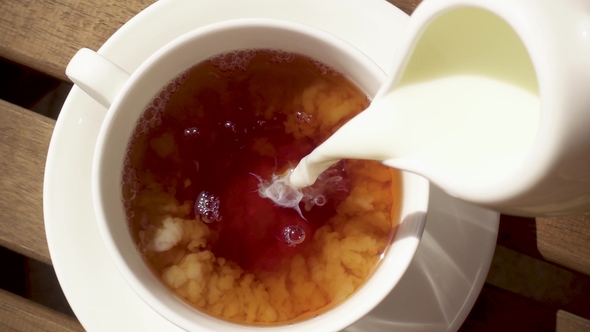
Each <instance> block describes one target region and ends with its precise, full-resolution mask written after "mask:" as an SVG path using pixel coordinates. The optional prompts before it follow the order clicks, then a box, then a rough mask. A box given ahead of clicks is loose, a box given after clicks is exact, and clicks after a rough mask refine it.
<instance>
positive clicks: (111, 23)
mask: <svg viewBox="0 0 590 332" xmlns="http://www.w3.org/2000/svg"><path fill="white" fill-rule="evenodd" d="M153 2H155V1H154V0H134V1H120V0H2V3H1V5H0V6H1V10H0V57H4V58H7V59H9V60H12V61H14V62H17V63H21V64H23V65H25V66H28V67H31V68H34V69H37V70H39V71H41V72H44V73H47V74H49V75H51V76H54V77H57V78H60V79H62V80H67V77H66V76H65V73H64V70H65V67H66V65H67V63H68V61H69V59H70V58H71V57H72V56H73V55H74V53H75V52H76V51H77V50H78V49H80V48H81V47H89V48H91V49H98V48H99V47H100V46H101V45H102V44H103V43H104V42H105V41H106V40H107V39H108V38H109V37H110V36H111V35H112V34H113V33H114V32H115V31H116V30H117V29H119V28H120V27H121V25H123V24H124V23H125V22H127V21H128V20H129V19H130V18H132V17H133V16H135V15H136V14H137V13H139V12H140V11H141V10H143V9H144V8H146V7H147V6H149V5H150V4H152V3H153ZM389 2H390V3H392V4H394V5H395V6H397V7H399V8H400V9H402V10H403V11H405V12H406V13H411V12H412V11H413V10H414V9H415V8H416V6H417V4H418V3H419V2H420V1H419V0H389Z"/></svg>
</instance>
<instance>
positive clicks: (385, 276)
mask: <svg viewBox="0 0 590 332" xmlns="http://www.w3.org/2000/svg"><path fill="white" fill-rule="evenodd" d="M254 28H263V29H283V30H285V31H290V32H292V33H296V34H301V35H302V36H305V38H310V39H315V40H318V41H319V42H321V43H323V44H326V45H327V47H328V48H330V49H332V50H334V51H339V52H346V54H347V56H349V57H350V58H351V59H353V60H354V61H356V62H358V63H359V64H361V63H362V67H363V68H362V70H369V71H371V72H372V74H373V75H378V76H379V78H380V82H378V83H379V84H381V83H383V81H384V79H385V73H384V72H383V71H382V70H381V69H380V68H379V67H378V66H377V65H376V64H374V63H373V62H372V61H371V60H370V59H368V58H367V57H366V55H364V54H362V53H361V52H360V51H359V50H357V49H356V48H354V47H353V46H352V45H350V44H348V43H346V42H344V41H342V40H341V39H339V38H337V37H335V36H332V35H330V34H329V33H327V32H324V31H321V30H319V29H315V28H312V27H309V26H305V25H303V24H299V23H293V22H288V21H281V20H275V19H237V20H229V21H223V22H218V23H214V24H211V25H207V26H205V27H201V28H198V29H195V30H193V31H191V32H188V33H186V34H184V35H182V36H180V37H178V38H176V39H174V40H173V41H171V42H169V43H168V44H166V45H165V46H163V47H162V48H160V49H159V50H158V51H156V52H155V53H154V54H152V55H151V56H150V57H149V58H148V59H147V60H145V61H144V62H143V63H142V64H141V65H140V66H139V67H138V68H137V70H136V71H134V72H133V73H132V74H131V76H130V78H129V80H128V81H127V82H126V83H125V85H124V86H123V88H122V90H121V92H120V93H119V95H118V96H117V97H116V99H115V101H114V102H113V104H112V105H111V108H110V109H109V111H108V113H107V116H106V117H105V120H104V122H103V124H102V126H101V129H100V133H99V136H98V140H97V144H96V149H95V154H94V158H93V167H92V193H93V194H92V196H93V201H94V206H95V214H96V217H97V223H98V227H99V230H100V233H101V237H102V239H103V242H104V243H105V246H106V248H107V251H108V253H109V256H110V257H111V259H112V260H113V262H114V264H115V266H116V268H117V270H118V271H119V272H120V273H121V275H122V276H123V278H124V279H125V281H126V282H127V283H128V284H129V285H130V287H131V288H132V289H133V290H134V292H135V293H136V294H138V295H139V297H140V298H141V299H142V300H143V301H144V302H145V303H146V304H148V306H150V307H151V308H152V309H154V310H155V311H156V312H157V313H158V314H160V315H161V316H163V317H164V318H166V319H167V320H169V321H170V322H172V323H173V324H175V325H177V326H179V327H181V328H183V329H186V330H195V329H199V328H200V329H202V328H206V329H210V330H212V331H214V330H219V329H223V330H224V331H248V330H254V329H260V326H259V325H253V326H249V325H242V324H238V323H233V322H229V321H226V320H222V319H219V318H216V317H214V316H211V315H208V314H206V313H203V312H201V311H199V310H197V309H195V308H193V307H192V306H190V305H188V304H187V303H185V302H184V301H183V300H181V299H179V298H177V297H176V295H175V294H173V292H172V291H170V290H168V289H166V288H165V286H164V285H163V284H162V283H161V282H160V280H159V279H158V278H156V276H155V275H153V273H149V275H142V276H139V275H138V273H139V272H140V271H142V272H145V271H146V269H147V266H146V264H145V263H144V261H143V260H142V259H141V257H140V254H139V253H138V251H137V249H136V248H135V246H134V243H132V242H133V241H132V240H131V236H130V234H129V232H128V231H127V232H126V234H125V235H121V234H116V233H117V230H120V227H121V225H119V229H117V228H116V227H114V226H113V224H114V222H112V220H116V221H119V222H120V220H121V218H120V217H121V216H123V220H124V214H123V212H122V209H120V210H119V213H118V214H119V218H115V219H113V218H112V215H113V214H117V212H115V211H113V205H112V204H111V203H107V202H108V201H109V200H112V199H113V197H112V196H113V194H112V191H109V190H108V186H105V185H104V182H103V179H104V178H105V177H110V178H111V180H110V183H111V184H112V183H113V180H112V178H114V177H116V178H117V184H118V185H119V191H118V192H119V195H118V197H120V177H121V172H113V171H112V168H111V167H110V166H109V165H110V164H113V163H117V162H118V161H120V163H119V164H120V167H121V169H122V165H123V160H122V157H123V156H122V155H118V156H117V157H118V158H110V157H111V155H109V154H108V153H107V152H108V149H107V147H108V146H112V143H113V142H110V141H111V136H112V131H113V130H114V129H113V127H114V124H115V123H116V122H117V120H119V115H120V114H121V113H122V112H121V111H120V109H121V108H122V107H124V106H125V104H126V103H127V102H128V101H127V99H129V97H128V96H129V92H130V91H132V90H133V89H135V87H136V86H137V84H138V82H139V81H140V80H141V79H143V78H145V76H146V75H150V73H151V72H150V70H151V68H153V67H154V66H155V65H156V64H158V63H159V62H161V61H163V60H162V59H165V57H166V56H167V55H168V54H170V53H173V52H174V51H175V50H177V49H178V47H181V46H182V45H185V44H187V43H197V42H198V41H199V40H201V39H202V38H203V36H206V35H217V34H219V33H222V34H223V33H226V34H227V33H228V31H235V29H242V31H243V30H244V29H254ZM219 53H223V51H216V52H213V53H212V54H211V55H215V54H219ZM302 53H303V52H302ZM303 54H305V53H303ZM203 60H205V58H204V59H200V60H198V61H196V62H194V63H193V64H196V63H198V62H201V61H203ZM320 60H321V59H320ZM328 64H330V63H328ZM330 65H331V64H330ZM359 67H360V66H359ZM186 69H188V67H187V68H185V70H186ZM166 82H168V81H166V80H161V81H160V88H161V87H162V86H163V85H164V84H166ZM377 90H378V89H375V90H374V91H375V93H376V91H377ZM153 95H154V94H152V95H150V97H149V100H151V99H153ZM149 100H148V102H149ZM144 109H145V106H144V105H142V106H141V110H140V111H139V112H140V113H139V114H141V113H142V112H143V110H144ZM137 118H138V116H137V117H135V120H134V121H133V122H132V126H130V127H134V126H135V123H136V121H137ZM128 139H129V136H128V137H127V140H128ZM119 144H121V143H120V142H119ZM123 145H124V147H125V148H124V150H126V146H127V141H126V142H125V144H123ZM119 157H121V158H119ZM113 159H117V160H113ZM119 159H120V160H119ZM115 169H116V168H115ZM406 182H407V183H413V186H414V187H415V188H414V189H415V191H416V192H417V194H416V195H419V196H418V197H420V198H421V199H420V200H419V201H418V202H415V204H414V205H415V206H414V207H413V210H414V211H417V212H421V213H422V214H421V215H417V216H415V217H414V219H413V221H412V225H411V227H408V230H406V231H405V232H404V234H403V235H404V236H406V238H405V239H403V240H404V241H400V239H396V240H394V241H393V243H392V245H391V246H390V248H389V249H388V253H386V254H385V256H386V257H385V259H383V260H382V262H380V265H385V266H389V265H391V264H392V262H390V261H391V260H393V258H392V256H391V255H390V254H389V252H390V251H392V250H393V249H392V248H393V247H394V246H396V248H398V250H399V251H402V250H403V251H404V252H405V253H406V254H405V255H404V257H403V259H402V260H398V261H396V262H395V263H396V266H398V267H400V268H398V269H397V270H396V271H394V272H392V271H388V270H386V269H385V268H378V269H377V270H376V272H375V273H373V275H372V276H370V277H369V279H368V280H367V281H366V282H365V284H364V285H363V286H361V287H360V288H359V289H357V290H356V291H355V292H354V293H353V295H351V297H350V298H349V299H347V300H345V301H344V302H342V303H340V304H339V305H337V306H336V307H334V308H331V309H329V310H327V311H324V312H321V313H320V315H319V317H316V318H312V319H304V320H301V321H299V322H296V323H294V324H290V325H285V324H276V325H271V326H268V327H265V329H266V330H269V331H279V330H280V331H295V330H303V329H310V328H311V329H318V328H321V329H322V330H339V329H342V328H345V327H346V326H348V325H350V324H352V323H354V322H355V321H356V320H358V319H359V318H361V317H362V316H364V315H365V314H366V313H368V312H369V311H370V310H372V308H373V307H375V306H376V305H377V304H379V302H381V300H382V299H383V298H384V297H385V296H386V295H387V294H388V293H389V291H391V289H392V288H393V287H394V286H395V284H397V282H398V281H399V279H400V278H401V276H402V275H403V273H404V272H405V270H406V269H407V267H408V265H409V264H410V262H411V260H412V258H413V256H414V254H415V252H416V249H417V247H418V243H419V240H420V238H421V235H422V232H423V230H424V223H425V219H426V214H425V213H426V210H427V205H428V190H429V188H428V182H427V181H426V180H425V179H424V178H422V177H420V176H417V175H413V174H409V173H405V174H404V185H403V187H404V188H402V190H403V191H404V192H405V183H406ZM109 196H110V197H109ZM114 196H117V195H114ZM404 201H405V199H404ZM120 205H121V206H122V200H121V202H120ZM404 208H406V205H405V203H402V211H401V212H400V213H401V214H402V215H404V213H405V214H406V215H407V214H408V213H409V212H408V211H404ZM400 218H401V216H400ZM401 222H402V221H401V220H400V225H401ZM125 229H126V223H125ZM398 233H400V232H398ZM397 236H400V234H396V237H397ZM125 237H127V240H125ZM130 243H132V244H133V249H134V251H133V253H129V252H125V251H124V250H122V249H124V248H127V249H128V248H129V244H130ZM150 272H151V271H150ZM377 281H379V283H381V285H385V284H389V285H388V286H386V287H381V288H380V290H381V292H377V291H376V290H373V291H372V292H370V294H367V293H369V292H368V290H367V287H368V285H369V284H375V283H376V282H377ZM156 284H157V285H159V286H155V287H156V288H154V285H156ZM363 290H364V291H363ZM359 294H360V295H359ZM368 295H371V296H368ZM352 298H360V300H359V301H358V302H359V303H362V304H361V305H360V306H359V305H358V304H355V305H354V306H351V305H350V302H352V301H351V299H352ZM172 299H173V300H172ZM172 301H173V302H172ZM361 301H362V302H361ZM369 302H370V303H369ZM347 303H348V304H347ZM339 308H344V309H345V310H344V312H345V313H346V315H343V314H342V313H340V311H342V310H337V309H339ZM335 311H337V313H334V312H335ZM189 313H190V315H189Z"/></svg>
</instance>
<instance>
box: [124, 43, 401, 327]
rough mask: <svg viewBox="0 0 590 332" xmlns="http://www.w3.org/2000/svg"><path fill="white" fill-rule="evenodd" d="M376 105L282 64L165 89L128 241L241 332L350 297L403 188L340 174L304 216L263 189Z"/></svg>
mask: <svg viewBox="0 0 590 332" xmlns="http://www.w3.org/2000/svg"><path fill="white" fill-rule="evenodd" d="M368 104H369V101H368V100H367V98H366V97H365V95H364V93H362V91H360V90H359V89H358V88H357V87H356V86H355V85H354V84H353V83H352V82H350V81H349V80H348V79H346V78H345V77H344V76H343V75H340V74H338V73H337V72H335V71H334V70H333V69H331V68H330V67H328V66H326V65H324V64H322V63H320V62H318V61H315V60H313V59H310V58H307V57H305V56H301V55H297V54H293V53H287V52H282V51H276V50H245V51H237V52H230V53H227V54H223V55H219V56H216V57H214V58H212V59H210V60H208V61H205V62H203V63H200V64H198V65H196V66H195V67H193V68H191V69H190V70H188V71H187V72H186V73H183V74H182V75H181V76H179V77H177V78H176V79H175V80H174V81H173V82H171V83H170V84H168V85H167V86H166V87H164V89H163V90H162V92H161V93H160V94H159V95H158V96H156V97H155V98H154V100H153V101H152V102H151V104H150V105H149V106H148V107H147V108H146V111H145V112H144V115H143V117H142V118H141V119H140V121H139V122H138V125H137V128H136V130H135V133H134V135H133V137H132V139H131V141H130V143H129V147H128V155H127V159H126V161H125V167H124V174H123V196H124V203H125V207H126V213H127V217H128V222H129V228H130V232H131V234H132V236H133V238H134V239H135V241H136V243H137V246H138V248H139V250H140V252H141V253H142V254H143V255H144V257H145V260H146V262H147V263H148V265H149V266H150V267H151V268H152V270H153V271H154V273H155V274H156V275H158V276H159V277H160V278H161V280H162V282H163V283H164V284H165V285H166V286H168V287H169V288H170V289H171V290H173V291H174V292H175V293H176V294H177V295H178V296H180V297H181V298H183V299H185V300H187V301H188V302H190V303H191V304H193V305H194V306H195V307H197V308H199V309H201V310H204V311H206V312H208V313H210V314H213V315H216V316H218V317H222V318H226V319H229V320H232V321H238V322H247V323H256V324H262V323H281V322H289V321H292V320H294V319H301V318H305V317H309V316H311V315H314V314H317V313H318V312H320V311H321V310H322V309H325V308H328V307H331V306H333V305H336V304H338V303H340V302H341V301H343V300H344V299H346V298H347V297H348V296H350V295H351V294H352V293H353V292H354V291H355V290H356V289H357V288H358V287H359V286H360V285H361V284H362V283H363V282H364V281H365V280H366V279H367V278H368V277H369V275H370V274H371V272H372V271H373V269H374V268H375V267H376V266H377V263H378V261H379V258H380V256H381V254H382V253H383V252H384V250H385V249H386V247H387V244H388V243H389V241H390V239H391V238H392V235H393V232H394V229H395V228H394V226H395V220H396V218H397V213H398V212H397V210H398V204H399V192H400V188H399V187H400V179H399V174H398V173H396V172H395V171H393V170H391V169H389V168H387V167H385V166H382V165H380V164H378V163H375V162H371V161H355V162H352V161H343V162H341V163H339V164H337V165H335V166H334V167H332V168H330V169H329V170H328V171H327V172H326V173H325V174H324V175H323V176H322V177H320V180H319V181H318V182H317V183H316V185H314V186H313V187H311V188H308V189H306V191H305V194H306V198H305V199H304V202H303V203H302V204H301V205H300V213H298V211H296V210H294V209H285V208H282V207H279V206H276V205H275V204H273V202H272V201H270V200H268V199H264V198H262V197H260V195H259V194H258V190H257V189H258V186H259V185H260V184H261V182H264V181H268V180H270V179H271V177H272V175H273V174H281V173H284V172H285V171H287V170H288V169H290V168H291V167H293V166H294V165H296V164H297V162H298V161H299V159H300V158H302V157H303V156H305V155H306V154H308V153H310V152H311V151H312V150H313V149H314V148H315V147H316V146H317V145H319V144H320V143H321V142H323V141H324V140H325V139H326V138H327V137H329V136H330V135H331V134H332V133H333V132H334V131H336V130H337V129H338V128H339V127H340V126H341V125H342V124H344V123H345V122H346V121H348V120H349V119H351V118H352V117H353V116H354V115H356V114H358V113H359V112H361V111H362V110H363V109H365V108H366V107H367V106H368Z"/></svg>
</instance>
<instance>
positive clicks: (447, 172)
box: [289, 8, 540, 189]
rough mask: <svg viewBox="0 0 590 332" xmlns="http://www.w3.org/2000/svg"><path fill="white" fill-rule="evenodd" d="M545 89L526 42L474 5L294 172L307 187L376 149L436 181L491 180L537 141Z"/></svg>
mask: <svg viewBox="0 0 590 332" xmlns="http://www.w3.org/2000/svg"><path fill="white" fill-rule="evenodd" d="M538 95H539V94H538V84H537V78H536V73H535V71H534V68H533V65H532V63H531V60H530V57H529V55H528V52H527V51H526V49H525V47H524V45H523V44H522V42H521V40H520V38H519V37H518V36H517V35H516V33H515V32H514V30H512V28H511V27H509V26H508V25H507V24H506V23H505V22H504V21H503V20H501V19H499V18H498V17H496V16H494V15H492V14H490V13H488V12H485V11H483V10H479V9H475V8H467V9H464V10H456V11H453V12H451V13H449V14H444V15H441V16H440V17H439V18H438V19H437V20H435V21H434V22H433V23H431V24H430V26H429V27H428V28H427V29H426V30H425V31H424V33H423V34H422V35H421V37H420V39H419V41H418V42H417V43H416V46H415V47H414V49H413V51H412V54H411V56H410V57H409V61H408V63H407V64H406V65H405V67H404V72H403V75H401V76H400V79H399V81H398V82H397V83H395V87H393V88H391V90H390V91H389V92H388V93H385V94H383V95H381V96H379V97H378V98H377V99H376V100H375V101H373V103H372V104H371V106H370V107H369V108H368V109H367V110H365V111H364V112H362V113H361V114H359V115H358V116H356V117H355V118H353V119H352V120H351V121H350V122H349V123H347V124H346V125H344V126H343V127H342V128H341V129H340V130H338V131H337V132H336V133H335V134H334V135H333V136H332V137H330V138H329V139H328V140H327V141H326V142H324V143H323V144H322V145H320V146H319V147H318V148H316V149H315V150H314V151H313V152H312V153H311V154H310V155H308V156H307V157H305V158H304V159H302V160H301V162H300V164H299V165H298V166H297V168H296V169H295V170H294V171H293V172H292V173H291V175H290V178H289V179H290V182H291V184H292V185H294V186H295V187H299V188H301V187H305V186H308V185H311V184H312V183H313V182H314V181H315V179H316V178H317V176H318V175H319V174H320V173H321V172H323V171H324V170H325V169H326V168H327V167H329V166H330V165H331V164H333V163H334V162H336V161H338V160H340V159H371V160H378V161H382V162H383V163H384V164H386V165H389V166H392V167H396V168H399V169H403V170H408V171H412V172H415V173H418V174H421V175H423V176H425V177H427V178H428V179H430V180H432V181H433V182H435V183H438V184H441V183H443V184H448V183H453V184H456V183H465V184H467V183H474V181H477V183H478V185H480V184H481V185H482V186H483V187H487V186H488V185H493V184H494V183H495V182H497V181H499V180H502V179H503V180H506V178H507V176H508V174H510V173H511V172H513V171H514V170H515V169H517V168H518V167H519V166H520V164H521V162H522V161H523V160H524V158H525V157H526V156H527V153H528V151H529V150H530V148H531V146H532V145H533V141H534V140H535V137H536V135H537V131H538V127H539V118H540V100H539V97H538ZM483 187H482V188H483ZM443 189H445V188H444V186H443Z"/></svg>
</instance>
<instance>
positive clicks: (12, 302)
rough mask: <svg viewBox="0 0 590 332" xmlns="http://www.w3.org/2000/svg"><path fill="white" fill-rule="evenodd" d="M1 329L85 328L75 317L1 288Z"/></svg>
mask: <svg viewBox="0 0 590 332" xmlns="http://www.w3.org/2000/svg"><path fill="white" fill-rule="evenodd" d="M0 331H6V332H10V331H18V332H22V331H27V332H76V331H84V328H82V325H80V323H79V322H78V321H77V320H75V319H74V318H71V317H69V316H66V315H64V314H62V313H59V312H56V311H53V310H51V309H48V308H46V307H44V306H42V305H39V304H37V303H34V302H32V301H29V300H27V299H24V298H22V297H20V296H18V295H14V294H12V293H9V292H7V291H4V290H1V289H0Z"/></svg>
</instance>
